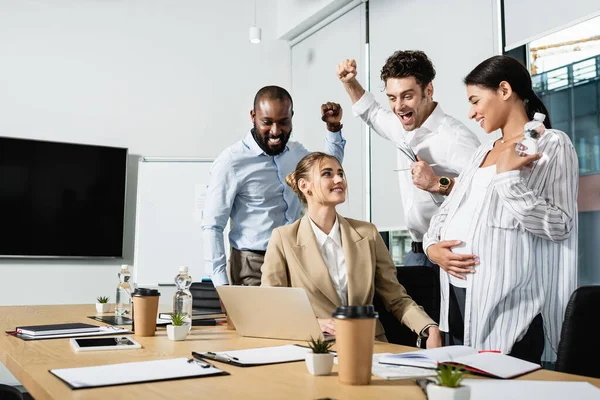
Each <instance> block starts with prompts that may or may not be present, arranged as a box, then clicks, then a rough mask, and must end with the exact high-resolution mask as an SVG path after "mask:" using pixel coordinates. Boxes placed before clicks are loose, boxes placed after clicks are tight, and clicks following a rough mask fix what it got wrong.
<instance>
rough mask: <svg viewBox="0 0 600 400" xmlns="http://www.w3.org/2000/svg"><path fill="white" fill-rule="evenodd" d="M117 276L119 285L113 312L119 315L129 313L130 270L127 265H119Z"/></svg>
mask: <svg viewBox="0 0 600 400" xmlns="http://www.w3.org/2000/svg"><path fill="white" fill-rule="evenodd" d="M117 276H118V277H119V286H117V296H116V305H115V314H116V315H119V316H123V317H125V316H128V315H131V285H130V284H129V280H130V279H131V272H129V266H128V265H121V271H119V273H118V274H117Z"/></svg>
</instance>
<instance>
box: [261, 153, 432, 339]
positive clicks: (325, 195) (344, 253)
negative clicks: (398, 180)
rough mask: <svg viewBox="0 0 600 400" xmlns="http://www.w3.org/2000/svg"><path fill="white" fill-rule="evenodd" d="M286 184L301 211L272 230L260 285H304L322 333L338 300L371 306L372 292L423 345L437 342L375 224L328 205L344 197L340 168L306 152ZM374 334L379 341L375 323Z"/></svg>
mask: <svg viewBox="0 0 600 400" xmlns="http://www.w3.org/2000/svg"><path fill="white" fill-rule="evenodd" d="M286 182H287V183H288V185H290V187H292V189H293V190H294V191H295V192H296V193H297V194H298V197H299V198H300V201H301V202H302V203H303V204H304V205H305V206H306V215H305V216H304V217H303V218H301V219H300V220H298V221H296V222H294V223H293V224H290V225H286V226H282V227H280V228H277V229H275V230H274V231H273V234H272V236H271V240H270V241H269V245H268V247H267V253H266V255H265V261H264V264H263V266H262V281H261V286H289V287H301V288H304V289H305V290H306V292H307V294H308V297H309V299H310V302H311V304H312V307H313V310H314V312H315V315H316V316H317V318H318V320H319V324H320V326H321V329H322V331H323V332H327V333H331V334H335V325H334V323H333V320H332V319H331V314H332V313H333V311H335V309H336V308H337V307H339V306H342V305H367V304H373V296H374V294H375V291H377V293H378V294H379V296H380V297H381V298H382V300H383V302H384V304H385V306H386V308H387V309H388V310H390V311H391V312H392V313H393V314H394V315H395V316H396V318H398V320H399V321H401V322H402V323H403V324H404V325H406V326H408V327H409V328H410V329H412V330H413V331H414V332H415V333H416V334H418V335H420V336H429V338H428V340H427V347H428V348H433V347H439V346H441V344H442V343H441V335H440V331H439V329H438V327H437V324H436V323H435V322H434V321H433V320H432V319H431V318H430V317H429V316H428V315H427V314H426V313H425V311H423V308H421V307H420V306H418V305H417V304H416V303H415V302H414V301H413V300H412V299H411V298H410V296H409V295H408V294H407V293H406V290H405V289H404V287H403V286H402V285H400V283H398V279H397V278H396V267H395V266H394V263H393V261H392V258H391V256H390V253H389V251H388V250H387V248H386V246H385V244H384V242H383V239H382V238H381V235H380V234H379V232H378V231H377V229H376V227H375V225H373V224H371V223H369V222H364V221H357V220H353V219H346V218H344V217H342V216H341V215H339V214H337V212H336V211H335V206H336V205H338V204H341V203H343V202H344V201H345V200H346V189H347V186H346V179H345V177H344V171H343V169H342V167H341V165H340V163H339V162H338V160H337V159H336V158H335V157H332V156H329V155H327V154H324V153H310V154H308V155H307V156H305V157H304V158H303V159H302V160H301V161H300V162H299V163H298V165H297V167H296V170H295V171H294V172H292V173H291V174H290V175H289V176H288V177H287V178H286ZM375 335H376V339H378V340H382V341H386V338H385V332H384V329H383V326H382V325H381V323H380V322H379V321H377V327H376V330H375Z"/></svg>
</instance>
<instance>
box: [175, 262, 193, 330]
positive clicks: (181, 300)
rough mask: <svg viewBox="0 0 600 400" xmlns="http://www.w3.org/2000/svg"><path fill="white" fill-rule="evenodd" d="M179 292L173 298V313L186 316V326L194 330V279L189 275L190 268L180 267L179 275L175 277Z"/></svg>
mask: <svg viewBox="0 0 600 400" xmlns="http://www.w3.org/2000/svg"><path fill="white" fill-rule="evenodd" d="M175 285H177V291H176V292H175V295H174V296H173V312H174V313H182V314H185V315H186V317H185V318H184V325H187V326H188V329H192V293H191V292H190V286H192V277H191V276H189V275H188V267H185V266H183V267H179V274H178V275H177V276H176V277H175Z"/></svg>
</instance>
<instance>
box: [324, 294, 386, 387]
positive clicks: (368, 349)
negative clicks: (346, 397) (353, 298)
mask: <svg viewBox="0 0 600 400" xmlns="http://www.w3.org/2000/svg"><path fill="white" fill-rule="evenodd" d="M332 317H333V319H334V321H335V342H336V349H337V356H338V371H339V381H340V383H343V384H346V385H368V384H370V383H371V365H372V363H373V344H374V342H375V321H376V319H377V318H379V314H378V313H376V312H375V309H374V308H373V306H372V305H368V306H343V307H338V308H337V310H335V312H334V313H333V315H332Z"/></svg>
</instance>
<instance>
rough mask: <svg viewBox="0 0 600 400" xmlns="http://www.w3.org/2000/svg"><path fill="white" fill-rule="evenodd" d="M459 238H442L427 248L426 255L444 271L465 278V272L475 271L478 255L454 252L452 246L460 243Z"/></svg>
mask: <svg viewBox="0 0 600 400" xmlns="http://www.w3.org/2000/svg"><path fill="white" fill-rule="evenodd" d="M461 243H462V242H461V241H460V240H443V241H441V242H439V243H436V244H433V245H431V246H429V247H428V248H427V257H429V259H430V260H431V261H433V262H434V263H436V264H438V265H439V266H440V267H441V268H442V269H443V270H444V271H446V272H447V273H449V274H450V275H452V276H455V277H457V278H459V279H467V277H466V276H465V275H466V274H472V273H474V272H475V269H474V268H473V267H474V266H475V265H478V264H479V257H477V256H476V255H474V254H456V253H454V252H453V251H452V247H454V246H458V245H460V244H461Z"/></svg>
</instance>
